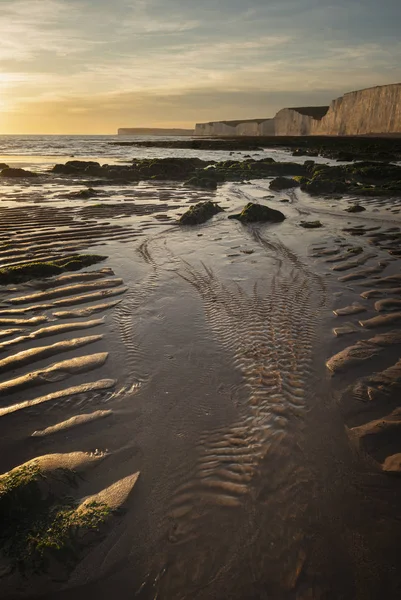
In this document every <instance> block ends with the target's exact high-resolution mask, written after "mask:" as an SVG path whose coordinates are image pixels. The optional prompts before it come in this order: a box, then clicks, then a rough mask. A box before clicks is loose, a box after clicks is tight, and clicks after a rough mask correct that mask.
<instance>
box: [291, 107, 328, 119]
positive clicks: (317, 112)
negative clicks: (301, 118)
mask: <svg viewBox="0 0 401 600" xmlns="http://www.w3.org/2000/svg"><path fill="white" fill-rule="evenodd" d="M288 110H295V111H296V112H297V113H299V114H300V115H305V116H307V117H312V119H318V120H320V119H322V118H323V117H324V116H325V114H326V113H327V111H328V110H329V107H328V106H302V107H296V108H295V107H290V108H289V109H288Z"/></svg>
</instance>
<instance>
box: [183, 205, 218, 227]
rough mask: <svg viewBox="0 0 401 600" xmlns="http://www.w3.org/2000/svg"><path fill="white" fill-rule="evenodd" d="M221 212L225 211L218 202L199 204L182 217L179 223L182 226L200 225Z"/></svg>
mask: <svg viewBox="0 0 401 600" xmlns="http://www.w3.org/2000/svg"><path fill="white" fill-rule="evenodd" d="M220 212H223V209H222V208H221V206H219V205H218V204H217V202H211V201H208V202H198V203H197V204H194V205H193V206H191V208H190V209H189V210H188V211H187V212H186V213H184V214H183V215H182V216H181V217H180V220H179V222H180V224H181V225H200V224H202V223H205V222H206V221H208V220H209V219H211V218H212V217H213V216H214V215H217V214H218V213H220Z"/></svg>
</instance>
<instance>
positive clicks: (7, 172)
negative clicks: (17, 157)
mask: <svg viewBox="0 0 401 600" xmlns="http://www.w3.org/2000/svg"><path fill="white" fill-rule="evenodd" d="M0 177H19V178H23V177H37V174H36V173H32V171H26V170H25V169H11V168H10V167H7V168H5V169H3V170H2V171H1V173H0Z"/></svg>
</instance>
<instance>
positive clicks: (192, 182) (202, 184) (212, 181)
mask: <svg viewBox="0 0 401 600" xmlns="http://www.w3.org/2000/svg"><path fill="white" fill-rule="evenodd" d="M184 185H186V186H189V187H197V188H202V189H206V190H215V189H217V180H216V177H214V176H213V173H208V174H205V175H203V174H202V175H201V174H199V175H196V176H195V177H191V179H188V181H186V182H185V183H184Z"/></svg>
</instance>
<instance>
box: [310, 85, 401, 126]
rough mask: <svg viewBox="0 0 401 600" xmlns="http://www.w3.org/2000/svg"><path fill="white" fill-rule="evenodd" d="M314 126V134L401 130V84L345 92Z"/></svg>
mask: <svg viewBox="0 0 401 600" xmlns="http://www.w3.org/2000/svg"><path fill="white" fill-rule="evenodd" d="M311 125H312V126H311V134H312V135H364V134H369V133H371V134H375V133H376V134H380V133H401V83H398V84H393V85H383V86H379V87H373V88H368V89H366V90H359V91H357V92H351V93H349V94H345V95H344V96H342V97H341V98H337V99H336V100H334V101H333V102H332V103H331V105H330V108H329V110H328V112H327V114H326V116H324V117H323V118H322V120H321V121H320V122H318V123H311Z"/></svg>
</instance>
